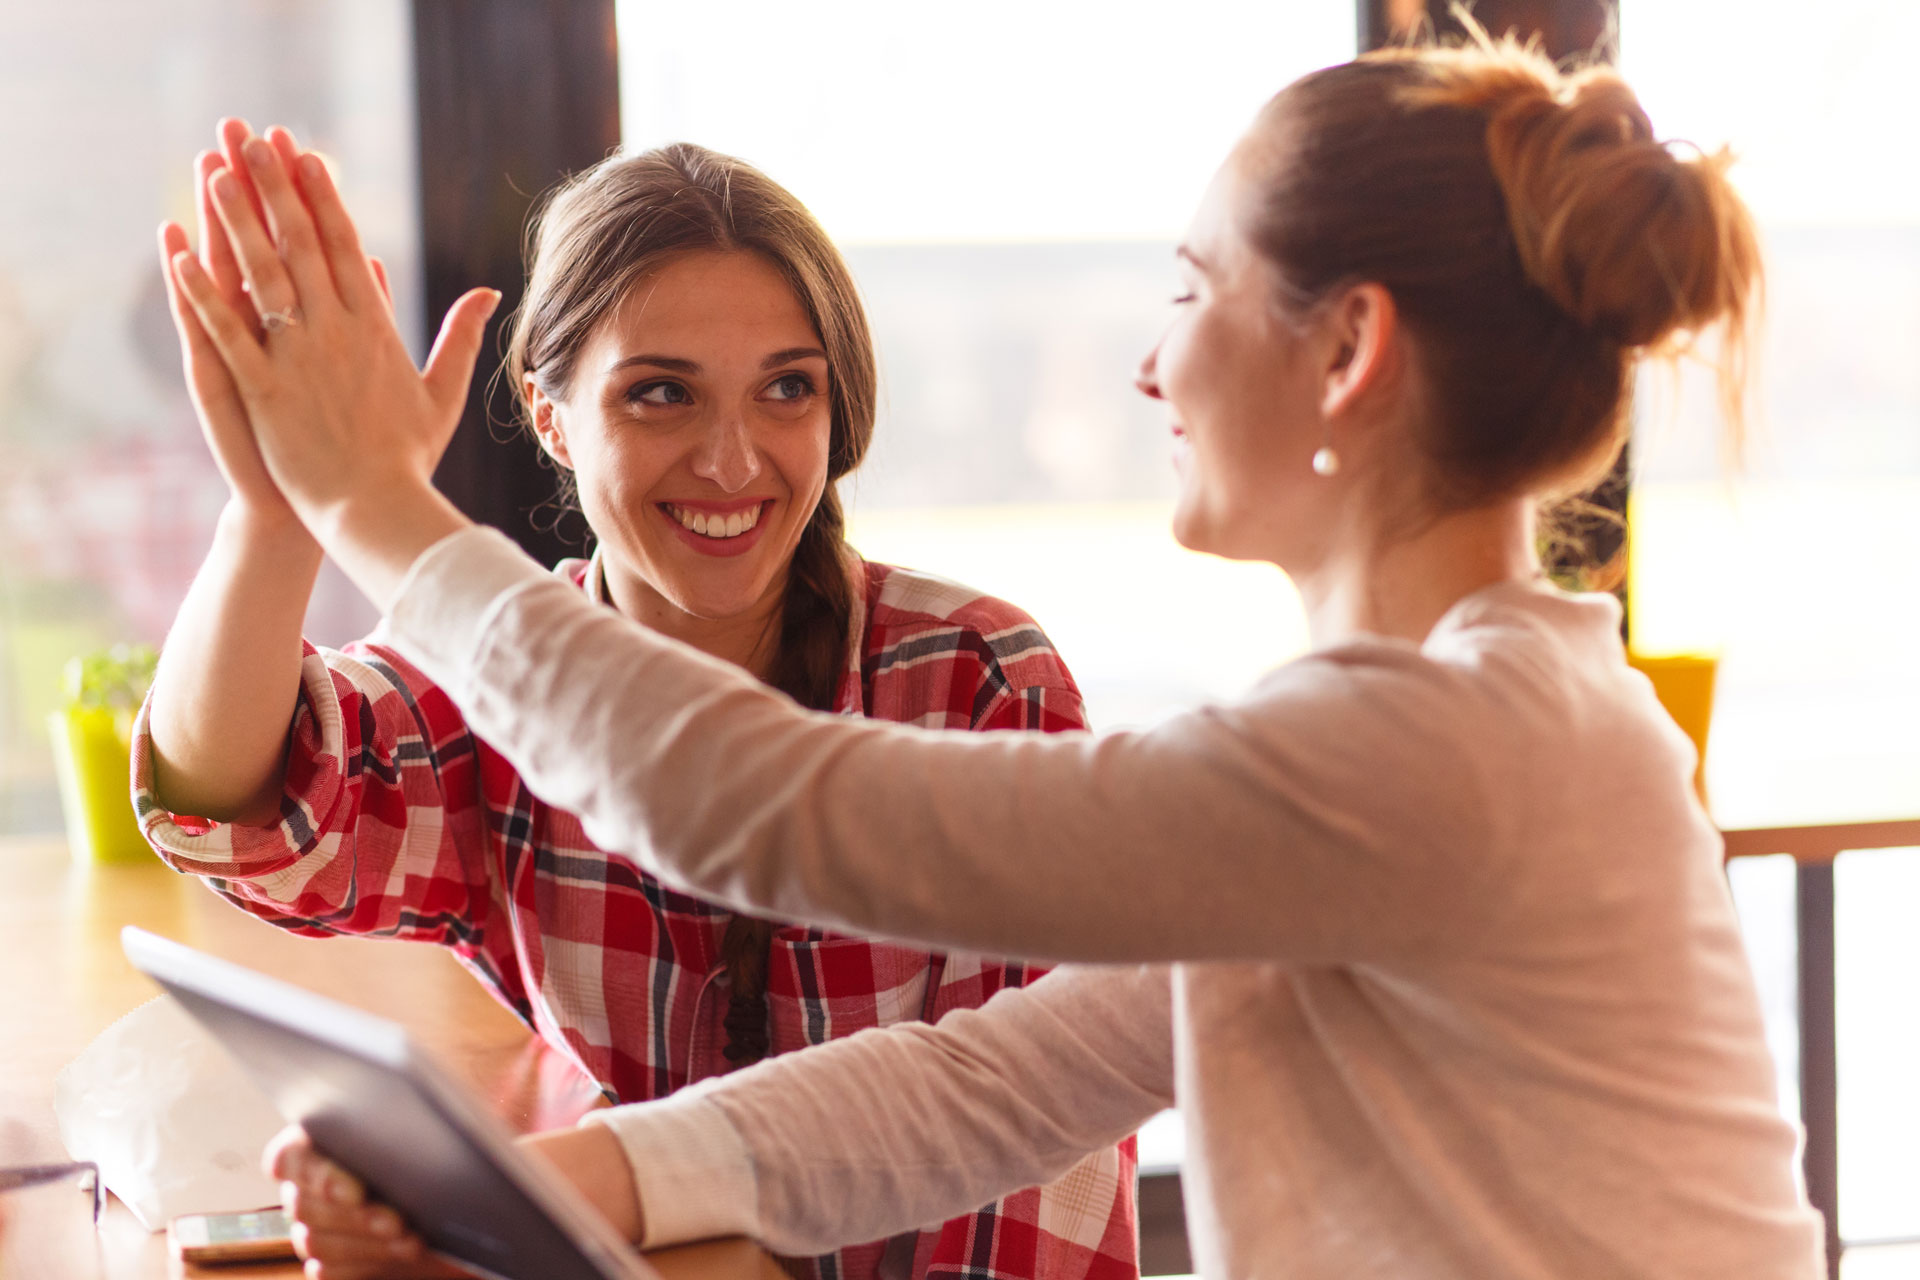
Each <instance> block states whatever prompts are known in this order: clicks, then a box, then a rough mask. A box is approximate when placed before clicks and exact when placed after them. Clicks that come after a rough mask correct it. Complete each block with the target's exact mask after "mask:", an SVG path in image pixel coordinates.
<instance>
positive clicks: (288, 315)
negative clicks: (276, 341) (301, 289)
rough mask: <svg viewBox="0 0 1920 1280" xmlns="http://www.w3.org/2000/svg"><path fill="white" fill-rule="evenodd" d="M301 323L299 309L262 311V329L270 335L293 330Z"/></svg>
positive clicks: (287, 308) (283, 308) (288, 308)
mask: <svg viewBox="0 0 1920 1280" xmlns="http://www.w3.org/2000/svg"><path fill="white" fill-rule="evenodd" d="M299 323H300V308H299V307H297V306H296V307H282V308H281V309H280V310H278V311H262V312H261V313H260V327H261V328H262V329H265V330H266V331H267V332H268V333H278V332H280V331H281V330H282V329H291V328H293V327H294V326H295V325H297V324H299Z"/></svg>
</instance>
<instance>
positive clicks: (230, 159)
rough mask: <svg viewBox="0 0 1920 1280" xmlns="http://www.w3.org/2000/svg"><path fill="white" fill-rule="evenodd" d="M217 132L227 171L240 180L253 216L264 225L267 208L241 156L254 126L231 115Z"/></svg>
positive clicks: (221, 123) (222, 158)
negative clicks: (242, 148)
mask: <svg viewBox="0 0 1920 1280" xmlns="http://www.w3.org/2000/svg"><path fill="white" fill-rule="evenodd" d="M216 132H217V133H218V135H219V138H220V157H221V160H222V161H223V162H224V163H225V165H226V168H227V172H229V173H231V174H233V176H234V179H235V181H237V182H239V184H240V190H241V191H242V192H244V193H245V195H246V197H247V204H248V205H249V206H250V207H251V208H252V209H253V216H254V217H256V218H258V219H259V220H260V222H261V223H262V225H264V224H265V223H266V220H267V214H266V210H264V209H262V208H261V207H260V195H259V193H258V192H256V191H255V190H254V189H253V176H252V175H251V174H250V173H248V172H247V163H246V161H245V160H243V159H241V156H240V148H241V147H243V146H245V145H246V141H247V139H248V138H251V137H252V136H253V129H252V127H251V126H249V125H248V124H247V122H246V121H245V120H236V119H234V118H233V117H231V116H229V117H228V118H226V119H224V120H222V121H221V122H220V123H219V125H218V126H217V128H216Z"/></svg>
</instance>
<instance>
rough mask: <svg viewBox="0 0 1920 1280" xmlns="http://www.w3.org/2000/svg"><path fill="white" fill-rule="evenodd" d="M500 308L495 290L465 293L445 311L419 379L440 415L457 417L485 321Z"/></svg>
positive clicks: (477, 352) (470, 377) (484, 327)
mask: <svg viewBox="0 0 1920 1280" xmlns="http://www.w3.org/2000/svg"><path fill="white" fill-rule="evenodd" d="M499 305H500V291H499V290H497V289H469V290H468V291H467V292H466V293H464V294H462V295H460V299H459V300H458V301H457V302H455V303H454V304H453V306H451V307H449V308H448V309H447V318H446V319H445V320H444V321H442V322H441V324H440V336H439V337H438V338H435V339H434V342H433V351H432V352H431V353H430V354H429V355H428V356H427V367H426V368H425V369H424V370H422V371H421V378H422V379H423V380H424V381H425V382H426V384H427V394H428V395H430V396H431V397H432V398H433V403H434V405H435V406H436V407H438V408H439V409H440V411H441V412H442V413H443V414H457V413H459V411H460V407H461V406H462V405H464V404H465V403H466V402H467V387H468V386H469V385H470V384H471V383H472V382H473V366H474V362H475V361H477V360H478V359H479V358H480V344H481V343H482V342H483V341H484V340H485V338H486V333H487V319H488V317H490V316H492V315H493V312H494V309H495V308H496V307H498V306H499Z"/></svg>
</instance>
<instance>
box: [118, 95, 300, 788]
mask: <svg viewBox="0 0 1920 1280" xmlns="http://www.w3.org/2000/svg"><path fill="white" fill-rule="evenodd" d="M221 134H222V137H221V142H222V144H223V150H224V151H225V154H221V153H216V152H212V151H207V152H202V153H201V155H200V156H199V157H198V159H197V160H196V161H195V164H194V189H195V192H196V194H197V196H198V208H199V223H200V226H199V232H200V260H201V261H202V262H203V263H204V274H205V275H206V277H207V279H208V281H209V284H210V285H211V287H212V288H213V289H214V290H216V291H217V293H218V294H219V296H220V297H221V298H222V299H223V300H224V301H225V302H226V303H227V305H228V306H229V307H230V308H231V309H232V310H233V312H234V313H235V314H236V315H238V316H241V317H244V318H251V317H252V316H253V314H254V311H253V304H252V301H251V300H250V299H249V297H248V292H247V289H246V283H247V282H246V279H245V275H244V273H243V271H242V268H241V264H240V263H239V261H238V260H237V259H236V257H235V255H234V253H233V249H232V245H231V243H230V241H229V240H228V238H227V231H226V228H225V226H224V225H223V224H222V223H221V221H220V218H219V215H218V214H217V212H216V211H215V209H214V205H213V201H212V198H211V193H210V191H209V186H208V184H209V183H210V182H211V181H212V180H214V179H215V178H216V177H217V176H219V175H220V174H222V173H229V172H231V169H230V166H231V165H232V163H233V160H234V155H235V153H236V152H237V149H238V147H239V146H240V145H241V143H242V142H243V141H244V139H245V138H247V137H249V136H251V135H250V134H249V133H248V132H247V129H246V126H245V125H244V124H242V123H241V122H239V121H235V120H229V121H226V122H224V123H223V125H222V130H221ZM272 145H274V146H275V147H276V148H277V149H279V150H280V151H281V152H282V153H283V154H289V155H291V154H294V153H295V151H296V148H295V147H294V143H293V139H292V137H291V135H289V134H287V133H286V131H285V130H277V131H275V133H274V135H273V142H272ZM188 252H189V249H188V246H187V235H186V232H185V231H183V230H182V229H181V228H179V227H177V226H174V225H172V224H168V225H167V226H165V227H163V228H162V229H161V233H160V254H161V267H162V271H163V272H164V274H165V276H166V279H167V296H168V302H169V303H170V304H171V307H172V310H173V321H174V327H175V329H176V330H177V331H178V333H179V337H180V355H181V361H182V363H183V364H184V366H185V368H186V375H187V388H188V390H189V392H190V393H191V395H192V398H193V405H194V409H195V411H196V412H197V414H198V415H199V419H200V427H201V430H202V432H203V433H204V434H205V436H206V440H207V445H208V447H209V449H210V450H211V451H212V453H213V457H214V461H215V463H216V464H217V465H218V466H219V468H220V472H221V475H222V476H223V477H224V478H225V479H226V482H227V487H228V489H229V491H230V494H231V496H230V497H229V499H228V501H227V506H226V509H225V510H224V511H222V512H221V515H220V521H219V524H218V526H217V527H216V529H215V531H214V540H213V546H212V547H211V549H209V551H208V553H207V558H206V560H205V562H204V563H202V565H201V566H200V570H199V572H198V573H197V574H196V575H195V576H194V580H193V585H192V586H191V587H190V588H189V589H188V591H187V595H186V598H185V599H184V600H183V601H182V602H181V605H180V613H179V616H178V617H177V618H176V619H175V621H174V625H173V629H172V631H171V632H170V633H169V635H168V638H167V643H166V645H165V647H164V648H163V650H162V652H161V656H160V669H159V672H158V673H157V675H156V677H155V680H154V687H153V702H152V707H151V710H150V713H149V725H150V733H151V740H152V744H153V777H154V783H155V792H156V794H157V795H158V797H159V799H160V801H161V802H162V803H163V804H165V805H166V806H167V807H168V808H169V809H171V810H173V811H174V812H176V813H191V814H194V815H196V816H199V817H204V818H211V819H215V820H218V821H240V822H252V823H258V822H265V821H270V820H271V819H273V818H274V817H275V816H276V815H277V810H278V802H279V792H280V780H281V773H282V770H283V768H284V759H285V753H286V744H287V728H288V723H289V721H290V719H291V718H292V715H293V708H294V703H295V700H296V698H297V696H298V692H299V687H300V659H301V653H300V630H301V623H302V621H303V620H304V618H305V616H306V610H307V602H308V600H309V598H310V597H311V595H312V593H313V583H314V577H315V575H316V574H317V573H318V572H319V569H320V544H319V543H317V542H315V541H314V539H313V536H312V535H311V534H309V533H308V532H307V531H306V529H305V528H304V527H303V526H302V525H301V523H300V520H299V518H298V517H297V516H296V515H295V514H294V511H293V508H292V507H290V506H289V505H288V504H287V501H286V499H285V498H284V497H282V496H281V494H280V491H279V489H278V488H277V487H276V486H275V485H274V483H273V481H272V479H271V478H270V477H269V476H268V474H267V469H266V466H265V464H264V463H263V462H262V460H261V458H260V453H259V449H258V447H257V446H256V445H255V443H254V440H253V435H252V431H251V430H250V428H249V427H248V424H247V417H246V410H245V408H244V406H243V405H242V404H241V401H240V396H239V393H238V391H237V390H236V389H235V387H234V385H233V380H232V379H231V378H230V377H229V376H228V374H227V369H226V366H225V365H224V364H223V363H222V362H221V360H220V357H219V355H218V354H217V353H216V352H215V351H214V348H213V344H212V342H211V341H210V340H209V339H208V337H207V334H206V331H205V329H203V328H202V327H201V324H200V320H199V318H198V316H197V315H196V314H195V313H194V310H193V308H192V307H190V306H189V305H188V304H187V302H186V299H185V297H184V296H183V295H182V294H181V292H180V288H179V285H178V282H177V281H176V279H175V276H174V272H173V271H172V269H171V267H170V264H171V262H172V260H173V259H174V258H175V257H176V256H178V255H180V254H184V253H188ZM253 296H254V297H258V296H259V294H258V293H257V292H256V293H255V294H254V295H253Z"/></svg>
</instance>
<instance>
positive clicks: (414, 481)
mask: <svg viewBox="0 0 1920 1280" xmlns="http://www.w3.org/2000/svg"><path fill="white" fill-rule="evenodd" d="M239 150H240V154H241V160H242V162H243V164H244V166H245V171H246V173H247V175H248V177H249V178H250V179H251V182H252V184H253V187H254V189H255V190H256V191H257V193H258V195H259V199H260V204H261V207H262V208H263V209H264V211H265V216H266V223H265V224H264V225H263V223H262V221H261V218H260V216H259V215H258V214H256V212H255V211H254V208H253V204H252V201H251V199H250V198H249V195H248V191H247V189H246V187H245V186H244V185H243V184H242V182H241V180H240V179H239V178H238V177H236V175H235V173H234V172H233V171H231V170H229V169H227V168H225V167H224V166H223V167H222V168H221V169H220V170H219V171H217V172H213V173H212V174H211V175H210V178H209V181H208V189H209V192H210V195H211V199H212V204H213V207H214V210H215V212H216V213H217V215H218V219H219V222H220V225H221V226H222V228H223V229H224V230H225V232H226V237H227V241H228V243H229V244H230V246H231V248H232V251H233V256H234V260H235V263H236V265H237V267H238V269H239V272H240V276H241V278H242V280H243V281H244V282H245V285H246V294H247V297H248V298H249V300H250V302H251V306H250V307H248V308H243V307H240V306H237V305H236V304H235V302H234V300H233V298H232V296H231V291H230V289H223V288H222V287H221V285H220V282H219V281H218V280H217V279H216V278H215V276H214V274H213V273H212V272H210V271H209V270H208V269H206V268H203V267H202V266H201V265H200V264H199V262H197V261H196V260H195V259H194V257H193V256H192V255H191V254H190V253H186V252H175V253H174V254H173V255H172V258H171V263H170V265H171V267H172V272H171V274H172V276H173V279H174V282H175V284H176V285H177V286H178V288H179V291H180V293H181V294H182V295H183V296H184V297H185V298H186V299H187V301H188V303H189V305H190V306H191V308H192V311H193V313H194V317H195V318H196V319H197V320H198V321H199V323H200V329H201V331H202V332H203V333H204V335H205V336H206V338H207V339H208V341H209V342H210V343H211V345H212V347H213V349H214V350H215V351H216V352H217V353H218V355H219V357H220V360H221V361H222V363H224V364H225V366H226V368H227V371H228V374H229V376H230V378H231V379H232V383H233V386H234V388H235V391H236V392H237V394H238V397H239V400H240V403H241V404H242V406H243V407H244V409H245V412H246V416H247V418H248V419H249V421H250V424H251V428H252V432H253V436H254V439H255V440H256V442H257V445H258V449H259V456H260V457H261V459H262V461H263V463H264V465H265V468H266V470H267V472H268V474H269V475H270V477H271V479H272V480H273V482H274V484H275V485H276V486H277V487H278V488H279V490H280V491H281V492H282V493H283V494H285V495H286V498H287V500H288V501H289V503H290V504H291V505H292V507H293V509H294V510H295V512H296V513H297V514H298V515H299V516H300V518H301V520H302V521H303V522H304V523H305V524H306V525H307V527H308V528H309V529H311V530H313V532H314V533H315V534H316V535H317V536H319V537H320V539H321V541H322V543H323V544H325V545H327V546H328V549H329V550H330V551H332V552H334V554H335V558H336V559H339V560H340V561H341V563H342V564H343V566H344V567H346V568H347V570H348V572H349V573H350V574H353V575H354V576H355V577H356V578H357V579H360V580H361V586H362V587H363V589H367V590H368V591H369V594H371V595H373V597H374V598H375V600H376V602H380V603H385V596H386V594H387V592H386V591H385V588H386V587H388V586H395V585H397V582H398V578H399V576H400V574H402V573H404V569H405V566H406V564H410V563H411V559H410V557H411V554H412V553H413V552H414V551H417V550H419V549H421V548H423V547H424V545H426V543H428V542H431V541H433V540H435V539H437V537H438V536H440V535H441V534H444V533H446V532H450V531H452V529H453V528H457V527H459V526H460V525H461V524H463V523H464V520H463V519H462V518H461V517H459V515H458V513H457V512H454V511H453V510H452V508H451V507H450V506H449V505H448V504H446V503H445V501H444V499H441V498H439V496H438V495H437V494H435V493H434V492H433V489H432V484H431V477H432V473H433V468H434V465H435V464H436V463H437V462H438V461H439V458H440V455H441V453H442V452H444V450H445V448H446V445H447V442H448V440H449V439H450V438H451V436H452V433H453V429H454V427H455V425H456V424H457V423H458V421H459V416H460V410H461V407H462V406H463V405H464V404H465V402H466V393H467V385H468V383H469V382H470V380H471V378H472V374H473V366H474V361H475V358H476V357H477V356H478V354H479V348H480V341H481V336H482V334H483V332H484V326H485V323H486V320H487V317H488V316H489V315H491V314H492V312H493V309H494V307H495V306H496V305H497V304H498V301H499V295H498V294H497V293H495V292H494V291H493V290H490V289H476V290H473V291H470V292H469V293H467V294H466V295H464V296H463V297H462V298H461V299H460V300H459V301H458V302H456V303H455V304H454V306H453V308H452V309H451V310H450V311H449V312H448V313H447V318H446V322H445V324H444V325H443V327H442V330H441V333H440V338H439V340H438V341H437V342H436V343H435V345H434V350H433V354H432V355H431V356H430V357H429V358H428V361H427V365H426V368H425V370H424V371H417V370H415V369H414V367H413V363H412V360H411V358H410V357H409V356H408V355H407V351H406V347H405V344H404V343H403V342H402V341H401V339H400V335H399V333H398V331H397V330H396V329H395V327H394V324H393V318H392V315H391V313H390V310H389V306H388V303H387V300H386V295H385V293H384V290H383V288H382V284H381V279H380V273H379V272H378V271H377V270H376V269H375V268H374V267H373V266H372V265H371V264H370V263H369V262H368V260H367V258H366V257H365V255H364V253H363V252H362V250H361V247H360V241H359V235H358V233H357V231H356V230H355V228H354V225H353V222H352V220H351V219H350V218H349V217H348V215H347V212H346V209H345V207H344V206H343V205H342V203H341V201H340V198H339V193H338V191H337V190H336V189H335V188H334V185H333V181H332V178H331V176H330V175H329V174H328V172H327V169H326V166H325V165H324V164H323V163H322V162H321V161H320V159H319V158H318V157H317V156H313V155H297V156H295V157H294V159H293V162H292V163H291V165H290V164H289V163H288V159H287V154H286V153H285V152H283V151H282V149H281V148H279V147H276V146H274V145H272V144H270V143H269V142H267V141H266V140H264V139H260V138H252V137H249V138H246V139H244V140H242V141H241V143H240V146H239ZM256 318H257V319H258V324H257V325H256V323H255V320H256ZM399 526H405V529H404V533H405V535H406V536H405V537H402V538H399V539H398V540H396V539H395V538H394V537H390V536H387V535H390V534H395V533H396V532H399V531H400V530H399ZM374 528H377V529H379V530H380V531H381V536H379V537H378V538H375V539H372V541H376V542H378V544H379V545H380V546H381V547H383V548H386V549H390V550H391V549H393V548H396V547H398V546H399V544H400V543H402V542H404V543H405V544H406V545H405V546H404V548H401V549H399V550H397V551H394V554H396V555H403V556H406V557H407V559H406V560H405V561H404V563H402V564H400V565H399V572H397V573H393V574H390V575H387V576H390V577H391V578H392V579H393V581H392V582H391V583H389V582H387V581H385V580H384V578H383V579H382V580H381V581H377V582H376V581H369V580H367V578H366V577H365V571H366V569H367V565H366V564H365V563H364V561H365V559H366V557H364V556H355V555H354V554H353V550H352V548H351V547H349V546H347V545H345V544H344V543H342V541H341V540H342V538H346V537H348V536H349V535H350V534H351V533H353V532H358V533H363V534H364V533H368V532H369V531H370V530H371V529H374ZM330 539H331V541H330ZM349 540H351V539H350V538H349ZM369 545H371V542H370V543H369ZM343 553H344V554H343ZM357 565H358V567H359V571H356V566H357ZM388 567H391V566H388Z"/></svg>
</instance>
